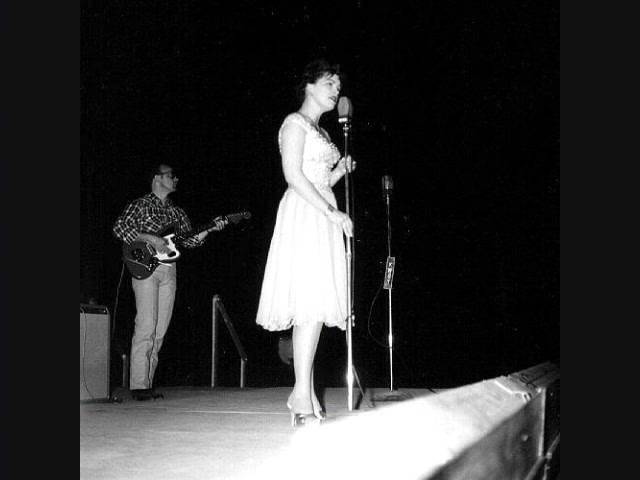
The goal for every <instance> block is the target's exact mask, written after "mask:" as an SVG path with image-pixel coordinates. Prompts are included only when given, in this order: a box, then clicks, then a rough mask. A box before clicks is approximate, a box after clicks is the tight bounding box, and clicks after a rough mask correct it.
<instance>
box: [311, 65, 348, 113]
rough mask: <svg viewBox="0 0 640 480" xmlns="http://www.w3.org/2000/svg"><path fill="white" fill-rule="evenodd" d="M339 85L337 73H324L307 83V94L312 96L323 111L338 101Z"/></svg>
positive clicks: (332, 107) (333, 106)
mask: <svg viewBox="0 0 640 480" xmlns="http://www.w3.org/2000/svg"><path fill="white" fill-rule="evenodd" d="M340 87H341V84H340V77H339V76H338V75H330V74H325V75H323V76H322V77H320V78H319V79H318V80H316V82H315V83H310V84H309V87H308V88H307V96H308V97H309V96H310V97H312V98H313V99H314V100H315V102H316V103H317V104H318V105H319V106H320V107H321V108H322V109H323V110H324V111H329V110H333V109H334V108H335V106H336V104H337V103H338V97H339V96H340Z"/></svg>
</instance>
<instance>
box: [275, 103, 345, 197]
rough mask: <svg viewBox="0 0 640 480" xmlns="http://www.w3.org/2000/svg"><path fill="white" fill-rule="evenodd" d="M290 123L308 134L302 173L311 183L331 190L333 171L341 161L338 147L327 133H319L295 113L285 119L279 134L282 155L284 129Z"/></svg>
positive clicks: (303, 154) (303, 155)
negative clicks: (330, 182)
mask: <svg viewBox="0 0 640 480" xmlns="http://www.w3.org/2000/svg"><path fill="white" fill-rule="evenodd" d="M289 122H295V123H296V124H298V125H300V126H301V127H302V128H304V130H305V132H306V136H305V140H304V149H303V152H302V173H304V175H305V177H307V178H308V179H309V181H310V182H311V183H313V184H315V185H317V186H319V187H322V188H327V187H328V188H331V187H330V184H329V178H330V175H331V170H332V169H333V167H334V166H335V164H336V163H337V162H338V160H340V151H339V150H338V147H336V146H335V144H334V143H333V142H331V140H330V139H329V138H328V135H326V133H323V132H321V131H319V130H318V129H317V128H316V127H315V126H314V125H313V124H312V123H311V122H310V121H309V120H307V119H306V118H305V117H304V116H303V115H301V114H300V113H298V112H295V113H291V114H289V115H288V116H287V117H286V118H285V119H284V121H283V122H282V126H281V127H280V131H279V132H278V147H279V148H280V153H282V129H283V128H284V126H285V125H287V123H289Z"/></svg>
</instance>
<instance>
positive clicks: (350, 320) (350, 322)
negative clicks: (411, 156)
mask: <svg viewBox="0 0 640 480" xmlns="http://www.w3.org/2000/svg"><path fill="white" fill-rule="evenodd" d="M338 121H339V122H340V123H342V132H343V134H344V158H345V161H346V158H347V155H348V154H349V150H348V148H349V130H350V129H351V121H350V120H349V118H342V117H339V118H338ZM350 183H351V174H350V172H349V169H348V168H347V165H345V173H344V193H345V212H346V214H347V215H349V218H351V207H350V205H351V196H350ZM351 220H352V222H353V219H351ZM354 230H355V229H354ZM354 235H355V232H354ZM354 238H355V237H351V238H349V237H347V238H346V256H347V308H348V314H347V332H346V337H347V408H348V409H349V411H351V410H353V380H354V378H355V380H356V382H357V383H358V388H359V389H360V394H361V395H362V397H363V398H364V391H363V390H362V385H361V384H360V379H359V378H358V373H357V372H356V369H355V366H354V365H353V343H352V340H353V338H352V328H353V326H354V325H355V316H354V314H353V300H352V298H353V274H352V266H353V254H352V249H351V243H352V242H353V239H354Z"/></svg>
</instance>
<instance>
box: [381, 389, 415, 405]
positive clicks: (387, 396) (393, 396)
mask: <svg viewBox="0 0 640 480" xmlns="http://www.w3.org/2000/svg"><path fill="white" fill-rule="evenodd" d="M411 398H413V396H412V395H411V394H409V393H404V392H401V391H400V390H389V391H387V392H384V393H376V394H375V395H373V396H372V397H371V401H372V402H373V404H374V405H375V403H376V402H401V401H403V400H409V399H411Z"/></svg>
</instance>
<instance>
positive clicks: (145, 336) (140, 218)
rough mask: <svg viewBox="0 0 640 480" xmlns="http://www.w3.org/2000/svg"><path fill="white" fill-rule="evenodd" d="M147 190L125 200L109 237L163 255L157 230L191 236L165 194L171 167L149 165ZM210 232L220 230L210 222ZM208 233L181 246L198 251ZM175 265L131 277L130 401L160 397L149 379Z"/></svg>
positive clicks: (168, 311) (172, 182)
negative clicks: (133, 312) (143, 245)
mask: <svg viewBox="0 0 640 480" xmlns="http://www.w3.org/2000/svg"><path fill="white" fill-rule="evenodd" d="M147 180H148V181H149V182H150V184H151V192H150V193H148V194H146V195H145V196H143V197H140V198H137V199H135V200H133V201H131V202H130V203H129V204H128V205H127V206H126V207H125V209H124V211H123V212H122V213H121V214H120V216H119V217H118V218H117V220H116V222H115V224H114V226H113V234H114V235H115V237H116V238H117V239H118V240H120V241H122V242H124V243H126V244H131V243H132V242H145V243H147V244H149V245H150V246H151V247H153V249H155V250H156V251H157V252H158V253H159V254H166V253H169V250H170V249H169V248H168V246H167V240H166V239H165V238H163V237H162V236H160V235H159V233H160V232H162V231H164V230H166V229H167V228H168V227H170V226H172V227H173V228H174V229H175V233H176V234H177V235H185V234H188V233H189V232H191V230H192V227H191V222H190V220H189V217H187V214H186V213H185V212H184V210H183V209H182V208H180V207H178V206H177V205H175V204H174V203H173V202H172V200H171V199H170V198H169V195H170V194H171V193H173V192H175V191H176V187H177V185H178V177H177V175H176V174H175V173H174V172H173V169H172V168H171V166H169V165H167V164H159V165H155V166H154V167H153V168H152V169H151V170H149V172H148V173H147ZM215 223H216V224H215V226H214V227H213V228H211V229H210V230H221V229H222V228H224V223H223V221H222V220H219V221H215ZM208 233H209V231H204V232H200V233H198V234H196V235H193V236H191V237H187V238H185V239H184V240H183V241H182V242H181V245H182V246H183V247H186V248H194V247H199V246H201V245H202V244H203V243H204V239H205V237H206V236H207V235H208ZM176 268H177V267H176V263H164V262H159V263H158V264H157V266H156V267H155V269H154V270H153V271H152V273H151V274H150V275H149V276H147V277H146V278H135V277H132V278H131V286H132V287H133V292H134V295H135V302H136V317H135V327H134V332H133V338H132V340H131V360H130V362H131V363H130V375H129V389H130V390H131V395H132V397H133V398H134V399H135V400H140V401H142V400H150V399H156V398H162V395H161V394H158V393H156V392H155V391H154V389H153V376H154V373H155V371H156V367H157V366H158V354H159V352H160V348H161V347H162V342H163V340H164V336H165V333H166V332H167V329H168V328H169V323H170V322H171V315H172V313H173V303H174V299H175V293H176V287H177V277H176Z"/></svg>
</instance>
